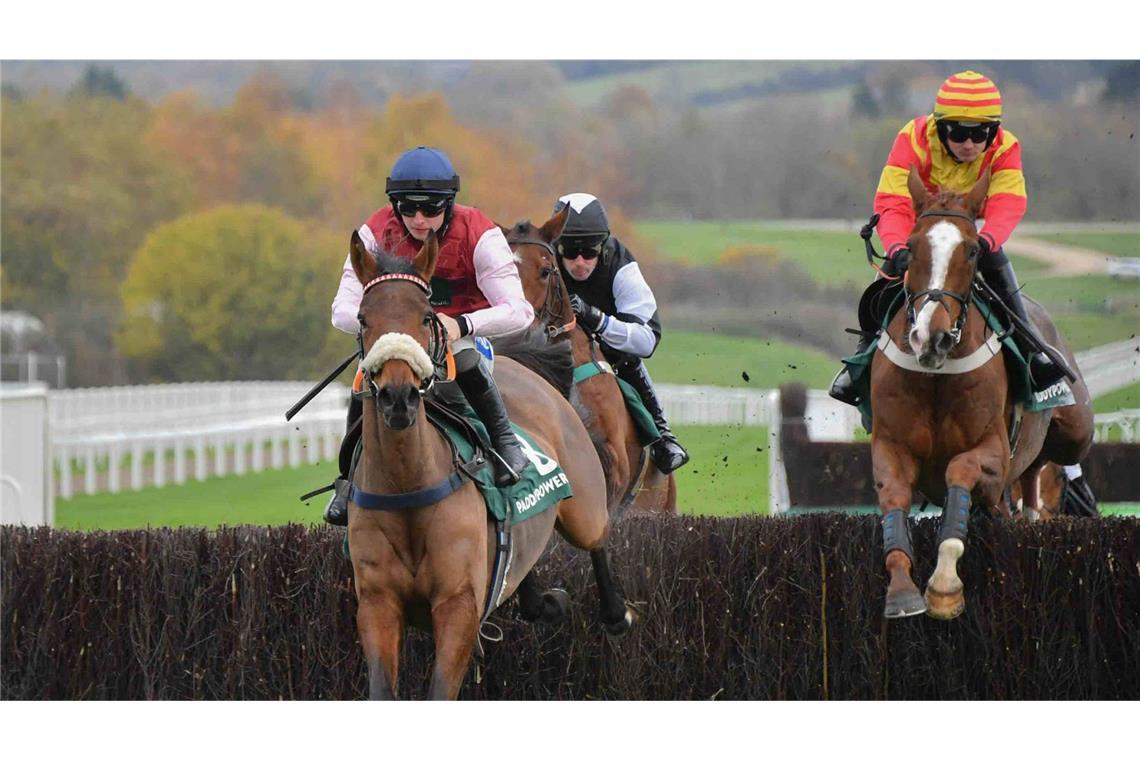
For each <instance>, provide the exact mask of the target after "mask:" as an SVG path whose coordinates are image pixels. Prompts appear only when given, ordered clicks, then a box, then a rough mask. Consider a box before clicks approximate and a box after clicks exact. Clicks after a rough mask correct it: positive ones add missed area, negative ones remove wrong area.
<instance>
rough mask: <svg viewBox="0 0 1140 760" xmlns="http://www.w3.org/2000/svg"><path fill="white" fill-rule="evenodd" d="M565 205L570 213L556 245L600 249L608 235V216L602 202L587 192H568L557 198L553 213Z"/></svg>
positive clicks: (559, 210)
mask: <svg viewBox="0 0 1140 760" xmlns="http://www.w3.org/2000/svg"><path fill="white" fill-rule="evenodd" d="M567 206H569V207H570V215H569V216H568V217H567V218H566V226H565V227H563V228H562V235H561V236H560V237H559V238H558V240H557V241H556V246H557V245H558V244H561V245H562V246H565V247H568V248H569V247H573V248H595V247H596V248H599V249H600V247H601V246H602V245H604V244H605V242H606V241H607V240H608V239H609V237H610V218H609V217H608V216H606V208H605V206H603V205H602V202H601V201H600V200H598V198H597V197H596V196H593V195H590V194H589V193H570V194H569V195H563V196H562V197H561V198H559V199H558V201H557V202H556V203H555V204H554V213H555V214H558V213H560V212H561V211H562V209H564V208H566V207H567Z"/></svg>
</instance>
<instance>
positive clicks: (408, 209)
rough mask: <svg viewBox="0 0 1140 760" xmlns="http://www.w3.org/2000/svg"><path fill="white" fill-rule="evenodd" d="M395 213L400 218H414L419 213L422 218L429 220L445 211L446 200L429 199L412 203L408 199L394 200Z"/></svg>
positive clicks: (412, 201)
mask: <svg viewBox="0 0 1140 760" xmlns="http://www.w3.org/2000/svg"><path fill="white" fill-rule="evenodd" d="M395 200H396V211H398V212H399V213H400V216H415V215H416V212H417V211H418V212H420V213H422V214H423V215H424V217H426V218H428V219H430V218H432V217H434V216H439V215H440V214H442V213H443V212H444V211H445V210H446V209H447V198H439V199H436V198H431V199H428V200H418V201H414V200H411V199H409V198H396V199H395Z"/></svg>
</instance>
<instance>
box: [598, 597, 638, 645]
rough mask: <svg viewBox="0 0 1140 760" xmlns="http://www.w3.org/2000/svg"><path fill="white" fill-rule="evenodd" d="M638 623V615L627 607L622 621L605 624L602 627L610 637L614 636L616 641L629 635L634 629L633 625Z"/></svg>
mask: <svg viewBox="0 0 1140 760" xmlns="http://www.w3.org/2000/svg"><path fill="white" fill-rule="evenodd" d="M636 622H637V613H636V612H634V611H633V609H632V608H631V607H629V606H628V605H626V608H625V615H623V616H622V618H621V620H618V621H617V622H616V623H606V622H603V623H602V625H604V626H605V628H606V633H608V634H609V635H610V636H613V637H614V638H615V639H620V638H621V637H622V636H625V635H626V634H627V633H629V631H630V629H631V628H633V625H634V623H636Z"/></svg>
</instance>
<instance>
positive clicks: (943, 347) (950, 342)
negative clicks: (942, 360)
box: [935, 332, 954, 353]
mask: <svg viewBox="0 0 1140 760" xmlns="http://www.w3.org/2000/svg"><path fill="white" fill-rule="evenodd" d="M935 345H936V346H937V348H938V350H939V351H940V352H942V353H946V352H947V351H949V350H950V349H951V348H953V347H954V337H953V336H952V335H950V333H948V332H943V333H939V335H938V341H937V343H936V344H935Z"/></svg>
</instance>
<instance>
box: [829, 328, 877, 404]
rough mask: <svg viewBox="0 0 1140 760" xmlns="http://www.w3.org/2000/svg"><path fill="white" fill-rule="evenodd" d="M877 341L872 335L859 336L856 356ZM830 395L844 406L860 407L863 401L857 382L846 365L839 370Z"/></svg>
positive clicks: (832, 382) (832, 383)
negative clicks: (858, 391)
mask: <svg viewBox="0 0 1140 760" xmlns="http://www.w3.org/2000/svg"><path fill="white" fill-rule="evenodd" d="M874 339H875V336H874V335H871V334H870V333H863V334H862V335H861V336H859V345H857V346H856V347H855V356H858V355H859V354H861V353H863V352H864V351H866V350H867V349H868V348H870V347H871V341H873V340H874ZM828 394H829V395H830V396H831V397H832V398H833V399H835V400H836V401H842V402H843V403H844V404H850V405H851V406H859V401H860V400H861V399H860V398H859V396H858V394H857V393H855V382H854V381H853V380H852V379H851V373H850V372H849V371H848V367H847V365H846V364H844V365H843V369H841V370H839V374H837V375H836V376H835V379H834V380H832V381H831V390H830V391H828Z"/></svg>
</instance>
